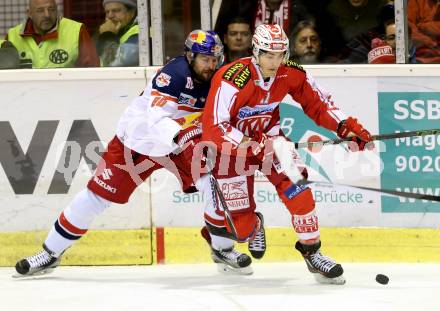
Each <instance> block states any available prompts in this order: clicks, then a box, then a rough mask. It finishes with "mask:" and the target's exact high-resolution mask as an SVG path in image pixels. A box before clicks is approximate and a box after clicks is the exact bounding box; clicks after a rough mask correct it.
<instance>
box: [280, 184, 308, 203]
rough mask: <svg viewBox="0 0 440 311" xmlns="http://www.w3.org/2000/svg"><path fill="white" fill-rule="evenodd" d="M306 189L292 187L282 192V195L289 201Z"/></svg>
mask: <svg viewBox="0 0 440 311" xmlns="http://www.w3.org/2000/svg"><path fill="white" fill-rule="evenodd" d="M306 189H307V187H306V186H304V185H292V186H290V187H289V188H287V189H286V190H285V191H284V195H285V196H286V197H287V198H288V199H289V200H291V199H293V198H294V197H296V196H297V195H298V194H300V193H301V192H303V191H304V190H306Z"/></svg>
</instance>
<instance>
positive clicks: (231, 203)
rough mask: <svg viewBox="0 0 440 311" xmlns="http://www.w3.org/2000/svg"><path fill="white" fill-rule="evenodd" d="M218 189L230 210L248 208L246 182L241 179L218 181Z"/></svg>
mask: <svg viewBox="0 0 440 311" xmlns="http://www.w3.org/2000/svg"><path fill="white" fill-rule="evenodd" d="M219 184H220V189H221V191H222V194H223V196H224V198H225V201H226V204H227V205H228V208H229V209H230V210H240V209H245V208H249V207H250V204H249V195H248V192H247V180H246V179H244V180H243V177H241V176H239V177H233V178H228V179H223V180H219Z"/></svg>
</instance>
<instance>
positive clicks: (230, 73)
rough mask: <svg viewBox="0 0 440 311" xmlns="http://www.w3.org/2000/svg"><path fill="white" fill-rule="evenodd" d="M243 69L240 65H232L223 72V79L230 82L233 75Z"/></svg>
mask: <svg viewBox="0 0 440 311" xmlns="http://www.w3.org/2000/svg"><path fill="white" fill-rule="evenodd" d="M243 67H244V65H243V64H242V63H236V64H234V65H233V66H231V67H229V68H228V70H226V71H225V73H224V74H223V79H226V80H228V81H231V80H232V77H233V76H234V74H236V73H237V72H238V71H239V70H240V69H241V68H243Z"/></svg>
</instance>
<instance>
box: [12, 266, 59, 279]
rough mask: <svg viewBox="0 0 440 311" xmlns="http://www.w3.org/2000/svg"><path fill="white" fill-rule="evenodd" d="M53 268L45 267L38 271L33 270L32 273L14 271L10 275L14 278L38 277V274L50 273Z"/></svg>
mask: <svg viewBox="0 0 440 311" xmlns="http://www.w3.org/2000/svg"><path fill="white" fill-rule="evenodd" d="M53 270H55V268H47V269H44V270H41V271H38V272H34V273H32V274H20V273H18V272H16V273H15V274H13V275H12V277H13V278H14V279H23V278H32V277H39V276H44V275H46V274H50V273H52V272H53Z"/></svg>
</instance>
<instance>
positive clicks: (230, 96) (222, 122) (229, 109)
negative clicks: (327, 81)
mask: <svg viewBox="0 0 440 311" xmlns="http://www.w3.org/2000/svg"><path fill="white" fill-rule="evenodd" d="M287 94H289V95H291V96H292V98H293V99H294V100H295V101H296V102H298V103H299V104H300V105H301V106H302V109H303V110H304V112H305V114H306V115H307V116H309V117H310V118H311V119H313V120H314V121H315V122H316V124H318V125H320V126H322V127H325V128H326V129H329V130H331V131H336V130H337V127H338V124H339V122H341V121H342V120H344V119H345V118H346V117H345V115H344V114H343V113H342V112H341V111H340V110H339V109H338V108H337V107H336V106H335V105H334V103H333V101H332V100H331V98H330V95H329V94H328V93H326V92H323V91H322V90H321V89H319V87H318V86H317V84H316V82H315V81H314V80H313V78H312V77H311V76H309V75H308V74H306V72H305V71H304V69H303V68H302V67H301V66H299V65H298V64H296V63H295V62H293V61H287V62H286V63H285V64H282V65H281V66H280V67H279V68H278V71H277V74H276V76H275V77H271V78H270V79H268V80H267V79H266V81H264V79H263V77H262V75H261V72H260V69H259V68H258V65H257V64H256V62H255V60H254V59H253V58H252V57H248V58H241V59H239V60H237V61H235V62H233V63H231V64H228V65H226V66H223V67H222V68H221V69H220V70H219V71H217V73H216V74H215V75H214V77H213V79H212V81H211V88H210V91H209V94H208V98H207V100H206V104H205V110H204V113H203V117H202V124H203V136H202V139H203V140H205V141H212V142H214V143H215V144H216V145H217V146H218V147H219V148H220V147H221V145H222V143H224V142H230V143H232V144H233V147H234V148H236V147H237V146H238V144H239V143H240V142H241V141H242V139H243V136H244V135H246V136H249V137H253V136H255V133H261V132H263V133H266V134H267V135H269V136H276V135H280V134H281V133H280V114H279V104H280V103H281V102H282V100H283V99H284V97H285V96H286V95H287Z"/></svg>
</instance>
